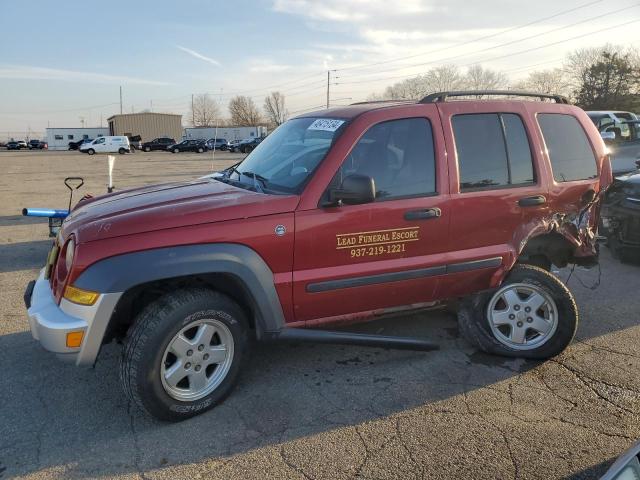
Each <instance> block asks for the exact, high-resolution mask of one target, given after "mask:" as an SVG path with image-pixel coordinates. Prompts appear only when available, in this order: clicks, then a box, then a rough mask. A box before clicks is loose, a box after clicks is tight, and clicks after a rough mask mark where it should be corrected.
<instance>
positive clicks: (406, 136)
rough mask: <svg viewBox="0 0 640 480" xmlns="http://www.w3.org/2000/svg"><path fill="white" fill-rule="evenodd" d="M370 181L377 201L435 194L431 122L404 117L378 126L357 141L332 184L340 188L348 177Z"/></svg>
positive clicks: (424, 119)
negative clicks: (357, 176) (365, 178)
mask: <svg viewBox="0 0 640 480" xmlns="http://www.w3.org/2000/svg"><path fill="white" fill-rule="evenodd" d="M354 174H358V175H366V176H368V177H371V178H373V181H374V183H375V187H376V200H378V201H379V200H393V199H396V198H403V197H415V196H427V195H433V194H434V193H436V169H435V152H434V147H433V133H432V130H431V123H430V122H429V120H427V119H426V118H404V119H400V120H390V121H387V122H383V123H378V124H377V125H374V126H373V127H371V128H370V129H369V130H367V132H366V133H365V134H364V135H363V136H362V137H361V138H360V140H358V143H357V144H356V146H355V147H353V149H352V150H351V152H350V153H349V155H348V156H347V158H346V159H345V160H344V163H343V164H342V166H341V167H340V170H338V172H337V173H336V176H335V177H334V179H333V180H332V182H331V185H332V186H335V187H339V186H340V184H341V183H342V181H343V180H344V178H345V177H347V176H349V175H354Z"/></svg>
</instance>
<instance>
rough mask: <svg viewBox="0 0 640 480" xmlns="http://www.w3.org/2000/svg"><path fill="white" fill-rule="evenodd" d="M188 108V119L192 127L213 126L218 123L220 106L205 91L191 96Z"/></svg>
mask: <svg viewBox="0 0 640 480" xmlns="http://www.w3.org/2000/svg"><path fill="white" fill-rule="evenodd" d="M190 110H191V115H190V118H189V119H188V121H189V123H191V125H192V126H194V127H213V126H215V125H216V123H219V119H220V107H219V106H218V103H217V102H216V101H215V100H214V99H212V98H210V97H209V95H207V94H206V93H203V94H200V95H195V96H194V97H193V102H192V104H191V105H190Z"/></svg>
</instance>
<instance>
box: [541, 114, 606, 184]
mask: <svg viewBox="0 0 640 480" xmlns="http://www.w3.org/2000/svg"><path fill="white" fill-rule="evenodd" d="M538 124H539V125H540V129H541V130H542V136H543V137H544V143H545V144H546V146H547V152H548V153H549V159H550V160H551V167H552V169H553V178H554V179H555V180H556V182H571V181H575V180H588V179H591V178H596V177H597V176H598V169H597V167H596V157H595V155H594V153H593V149H592V148H591V144H590V143H589V140H588V138H587V134H586V133H585V131H584V129H583V128H582V126H581V125H580V123H579V122H578V120H577V119H576V118H575V117H573V116H571V115H565V114H561V113H541V114H539V115H538Z"/></svg>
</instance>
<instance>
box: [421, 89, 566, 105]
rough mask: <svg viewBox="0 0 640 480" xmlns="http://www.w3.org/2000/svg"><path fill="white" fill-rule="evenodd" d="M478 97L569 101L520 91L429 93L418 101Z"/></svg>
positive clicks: (560, 97) (550, 95)
mask: <svg viewBox="0 0 640 480" xmlns="http://www.w3.org/2000/svg"><path fill="white" fill-rule="evenodd" d="M480 96H509V97H534V98H539V99H540V100H544V99H549V100H553V101H555V102H556V103H563V104H569V100H567V98H566V97H563V96H562V95H554V94H549V93H537V92H524V91H520V90H457V91H451V92H438V93H431V94H429V95H427V96H426V97H424V98H423V99H422V100H420V103H436V102H445V101H446V100H447V98H448V97H480Z"/></svg>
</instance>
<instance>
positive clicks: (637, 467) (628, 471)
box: [600, 442, 640, 480]
mask: <svg viewBox="0 0 640 480" xmlns="http://www.w3.org/2000/svg"><path fill="white" fill-rule="evenodd" d="M639 455H640V442H638V443H636V444H635V445H633V446H632V447H631V448H630V449H629V450H627V451H626V452H624V453H623V454H622V455H620V457H618V459H617V460H616V461H615V462H614V463H613V465H611V467H610V468H609V470H607V473H605V474H604V475H603V476H602V477H600V480H626V479H629V478H638V477H639V476H640V460H639Z"/></svg>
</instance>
